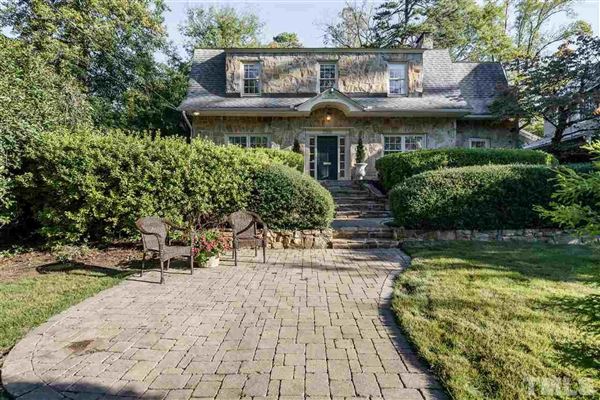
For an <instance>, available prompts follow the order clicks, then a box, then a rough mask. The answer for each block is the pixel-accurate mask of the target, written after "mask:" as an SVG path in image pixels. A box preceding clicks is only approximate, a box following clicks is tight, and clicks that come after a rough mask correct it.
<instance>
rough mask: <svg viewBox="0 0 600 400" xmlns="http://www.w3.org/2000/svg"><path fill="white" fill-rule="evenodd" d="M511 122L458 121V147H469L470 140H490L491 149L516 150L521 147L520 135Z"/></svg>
mask: <svg viewBox="0 0 600 400" xmlns="http://www.w3.org/2000/svg"><path fill="white" fill-rule="evenodd" d="M514 128H516V127H515V126H514V123H512V122H510V121H490V120H458V121H456V147H468V146H469V138H478V139H489V141H490V144H491V147H505V148H515V147H518V146H519V145H520V143H519V134H518V133H517V129H514Z"/></svg>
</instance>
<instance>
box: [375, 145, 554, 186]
mask: <svg viewBox="0 0 600 400" xmlns="http://www.w3.org/2000/svg"><path fill="white" fill-rule="evenodd" d="M556 163H557V162H556V159H555V158H554V156H552V155H550V154H548V153H544V152H543V151H539V150H521V149H463V148H454V149H432V150H418V151H412V152H407V153H395V154H389V155H387V156H384V157H382V158H380V159H378V160H377V162H376V164H375V167H376V168H377V172H378V173H379V179H380V181H381V183H382V184H383V187H384V188H385V189H387V190H390V189H392V188H393V187H394V186H395V185H396V184H398V183H400V182H402V181H403V180H405V179H406V178H408V177H410V176H413V175H416V174H419V173H421V172H425V171H430V170H436V169H441V168H455V167H466V166H471V165H488V164H502V165H504V164H542V165H552V164H556Z"/></svg>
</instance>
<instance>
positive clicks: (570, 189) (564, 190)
mask: <svg viewBox="0 0 600 400" xmlns="http://www.w3.org/2000/svg"><path fill="white" fill-rule="evenodd" d="M585 148H586V149H587V150H589V151H590V152H591V153H592V154H595V155H596V157H597V158H596V161H595V162H594V170H593V171H592V172H590V173H583V174H581V173H580V174H578V173H576V172H575V171H573V170H572V169H569V168H560V169H559V171H558V176H557V190H556V192H555V193H554V195H553V196H552V198H553V200H554V201H553V202H552V203H550V207H548V208H542V207H538V208H537V210H538V211H539V212H540V213H541V214H542V215H543V216H545V217H547V218H549V219H550V220H552V221H553V222H555V223H557V224H559V225H560V226H562V227H564V228H567V229H576V230H577V231H579V233H580V234H583V235H600V142H598V141H597V142H593V143H591V144H590V145H587V146H585Z"/></svg>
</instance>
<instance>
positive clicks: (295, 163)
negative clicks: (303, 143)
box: [249, 147, 304, 172]
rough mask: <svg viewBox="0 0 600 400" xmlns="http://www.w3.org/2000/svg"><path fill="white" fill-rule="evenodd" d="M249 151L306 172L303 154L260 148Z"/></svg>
mask: <svg viewBox="0 0 600 400" xmlns="http://www.w3.org/2000/svg"><path fill="white" fill-rule="evenodd" d="M249 151H251V152H254V153H258V154H264V155H266V156H267V157H269V159H271V160H273V161H275V162H278V163H281V164H283V165H287V166H288V167H291V168H294V169H296V170H298V171H300V172H303V171H304V156H303V155H302V154H299V153H295V152H293V151H289V150H277V149H265V148H260V147H259V148H255V149H249Z"/></svg>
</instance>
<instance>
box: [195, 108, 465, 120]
mask: <svg viewBox="0 0 600 400" xmlns="http://www.w3.org/2000/svg"><path fill="white" fill-rule="evenodd" d="M183 111H186V112H187V113H190V114H191V115H193V116H194V117H199V116H231V117H236V116H264V117H271V116H272V117H308V116H309V115H310V114H311V112H310V111H297V110H294V109H291V108H287V107H286V108H226V109H223V108H212V109H211V108H203V109H184V110H183ZM471 111H472V110H469V109H432V110H390V109H369V110H365V111H349V112H347V113H346V115H347V116H348V117H353V118H369V117H448V116H452V117H456V118H459V117H464V116H465V115H467V114H468V113H470V112H471Z"/></svg>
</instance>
